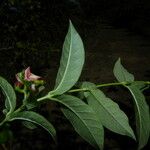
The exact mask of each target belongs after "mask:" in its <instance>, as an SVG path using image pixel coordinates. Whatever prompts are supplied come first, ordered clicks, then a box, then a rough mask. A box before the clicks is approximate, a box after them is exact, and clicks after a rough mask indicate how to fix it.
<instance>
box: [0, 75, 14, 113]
mask: <svg viewBox="0 0 150 150" xmlns="http://www.w3.org/2000/svg"><path fill="white" fill-rule="evenodd" d="M0 87H1V89H2V92H3V93H4V95H5V97H6V100H5V107H6V110H7V113H11V112H13V111H14V109H15V107H16V94H15V91H14V89H13V87H12V86H11V85H10V84H9V83H8V82H7V81H6V80H5V79H4V78H2V77H0Z"/></svg>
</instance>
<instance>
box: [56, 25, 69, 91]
mask: <svg viewBox="0 0 150 150" xmlns="http://www.w3.org/2000/svg"><path fill="white" fill-rule="evenodd" d="M71 31H72V27H70V45H69V55H68V61H67V66H66V69H65V72H64V74H63V77H62V79H61V81H60V83H59V84H58V86H57V88H56V89H55V90H54V92H56V91H57V90H58V89H59V88H60V87H61V85H62V83H63V80H64V78H65V76H66V73H67V70H68V67H69V62H70V58H71V53H72V50H71V46H72V32H71ZM66 37H67V36H66Z"/></svg>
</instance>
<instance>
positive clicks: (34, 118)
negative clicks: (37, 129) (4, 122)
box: [9, 111, 56, 140]
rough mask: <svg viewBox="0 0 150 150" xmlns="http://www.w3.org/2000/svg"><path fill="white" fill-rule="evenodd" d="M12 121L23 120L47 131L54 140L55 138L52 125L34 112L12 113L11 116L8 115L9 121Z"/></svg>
mask: <svg viewBox="0 0 150 150" xmlns="http://www.w3.org/2000/svg"><path fill="white" fill-rule="evenodd" d="M13 120H23V121H29V122H32V123H35V124H37V125H39V126H41V127H43V128H44V129H45V130H47V131H48V132H49V133H50V134H51V136H52V138H53V139H54V140H55V138H56V131H55V129H54V127H53V125H52V124H51V123H50V122H49V121H47V120H46V119H45V118H44V117H43V116H41V115H39V114H37V113H35V112H32V111H23V112H18V113H13V114H12V115H10V117H9V121H13Z"/></svg>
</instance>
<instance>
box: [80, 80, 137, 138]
mask: <svg viewBox="0 0 150 150" xmlns="http://www.w3.org/2000/svg"><path fill="white" fill-rule="evenodd" d="M94 86H95V89H94ZM82 87H84V88H90V89H91V90H90V92H86V93H85V96H86V97H87V101H88V104H89V105H90V106H91V107H92V108H93V110H94V111H95V112H96V113H97V114H98V116H99V118H100V120H101V122H102V124H103V125H104V126H105V127H106V128H108V129H109V130H111V131H113V132H116V133H119V134H121V135H127V136H129V137H132V138H133V139H135V135H134V133H133V130H132V129H131V127H130V125H129V120H128V117H127V116H126V114H125V113H124V112H123V111H122V110H121V109H120V108H119V105H118V104H117V103H115V102H114V101H112V100H111V99H110V98H107V97H106V96H105V94H104V93H103V92H102V91H100V90H99V89H96V85H94V84H93V83H89V82H84V83H83V85H82ZM92 88H93V89H92Z"/></svg>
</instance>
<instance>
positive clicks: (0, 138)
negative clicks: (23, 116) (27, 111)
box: [0, 128, 12, 144]
mask: <svg viewBox="0 0 150 150" xmlns="http://www.w3.org/2000/svg"><path fill="white" fill-rule="evenodd" d="M11 138H12V132H11V131H10V130H9V129H5V128H2V129H0V144H4V143H6V142H7V141H8V140H10V139H11Z"/></svg>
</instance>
